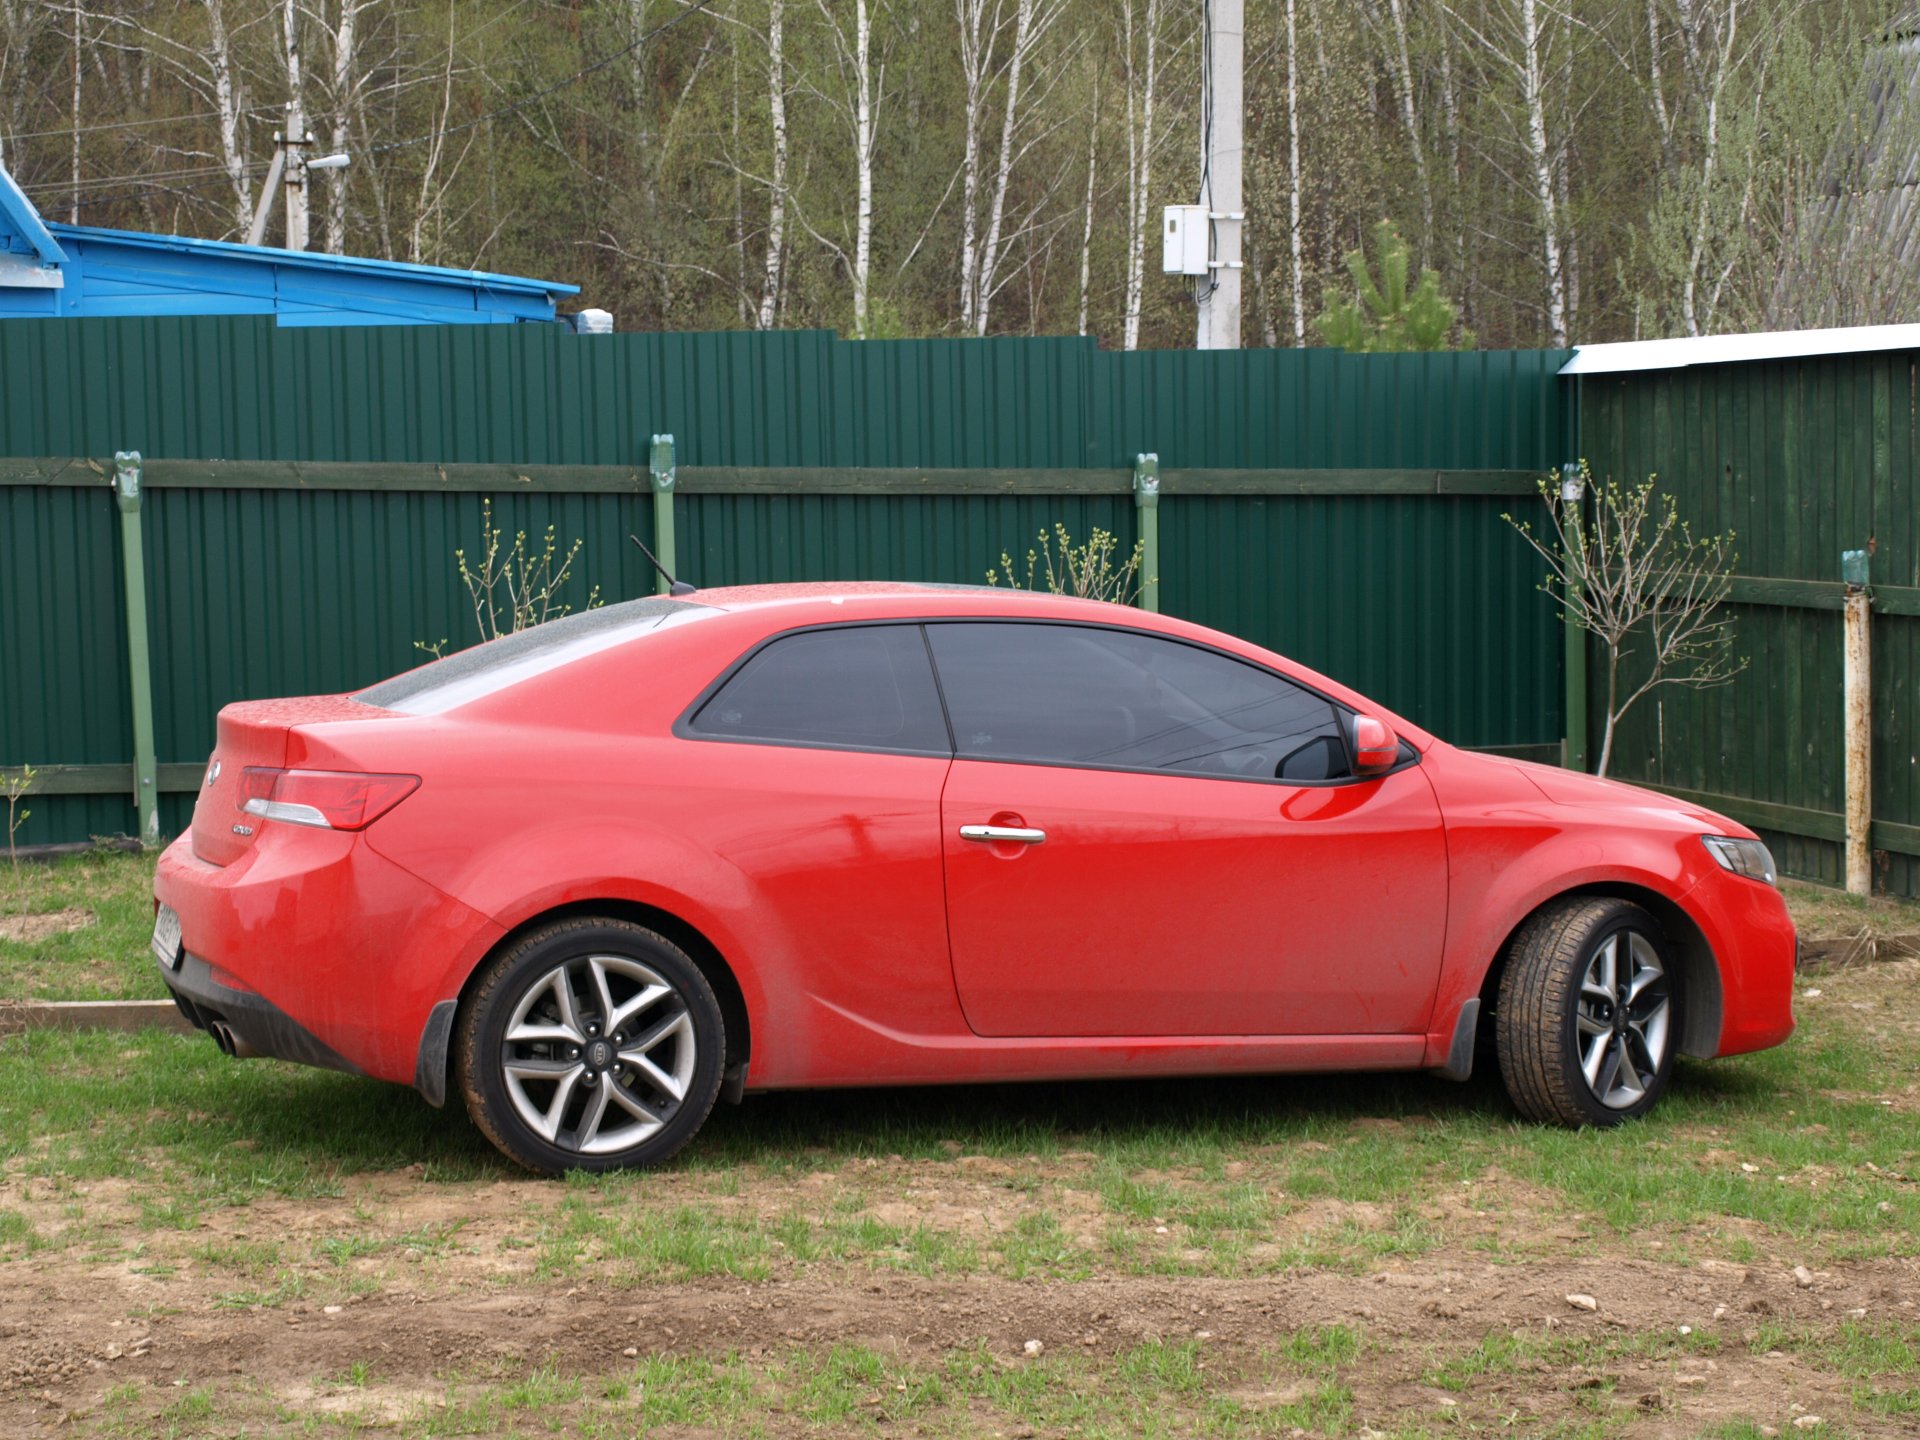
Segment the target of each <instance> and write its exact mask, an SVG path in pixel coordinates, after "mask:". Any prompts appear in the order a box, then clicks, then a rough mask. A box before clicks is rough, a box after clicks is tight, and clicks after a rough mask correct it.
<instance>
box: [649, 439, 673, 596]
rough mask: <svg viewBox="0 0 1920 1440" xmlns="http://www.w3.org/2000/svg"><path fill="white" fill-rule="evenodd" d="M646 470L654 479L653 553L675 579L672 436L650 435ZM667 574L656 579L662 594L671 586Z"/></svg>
mask: <svg viewBox="0 0 1920 1440" xmlns="http://www.w3.org/2000/svg"><path fill="white" fill-rule="evenodd" d="M647 469H648V472H649V473H650V474H651V476H652V479H653V553H654V554H655V555H657V556H659V557H660V568H661V569H663V570H665V571H666V572H667V575H672V576H674V577H676V578H678V576H679V574H680V566H679V563H678V562H677V561H676V560H675V558H674V553H673V549H674V547H673V480H674V458H673V436H671V435H656V436H654V437H653V451H652V453H651V454H650V455H649V457H648V460H647ZM667 575H662V576H661V577H660V580H659V593H660V594H662V595H665V594H666V593H667V592H668V591H669V590H670V589H671V588H672V587H671V586H670V585H669V584H668V583H667Z"/></svg>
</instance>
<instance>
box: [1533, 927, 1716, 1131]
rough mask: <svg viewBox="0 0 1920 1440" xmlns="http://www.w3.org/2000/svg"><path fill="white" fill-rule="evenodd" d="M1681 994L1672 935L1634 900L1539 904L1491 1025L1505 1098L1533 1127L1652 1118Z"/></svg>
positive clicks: (1674, 1045)
mask: <svg viewBox="0 0 1920 1440" xmlns="http://www.w3.org/2000/svg"><path fill="white" fill-rule="evenodd" d="M1609 946H1611V947H1612V950H1611V969H1609V951H1608V947H1609ZM1609 977H1611V979H1610V978H1609ZM1603 981H1606V982H1609V984H1610V988H1611V994H1610V995H1609V996H1608V998H1604V999H1603V998H1602V996H1603V994H1605V993H1606V992H1607V989H1608V985H1604V984H1603V983H1602V982H1603ZM1683 998H1684V997H1682V995H1681V994H1680V987H1679V981H1678V977H1677V976H1676V975H1675V972H1674V967H1673V965H1672V964H1671V963H1670V961H1669V959H1668V946H1667V940H1666V936H1665V934H1664V933H1663V932H1662V931H1661V929H1660V925H1659V922H1658V921H1656V920H1655V919H1654V918H1653V916H1652V915H1650V914H1648V913H1647V912H1646V911H1645V910H1643V909H1641V908H1640V907H1639V906H1638V905H1635V904H1634V903H1632V902H1631V901H1629V900H1616V899H1604V898H1576V899H1569V900H1561V901H1556V902H1554V903H1553V904H1550V905H1546V906H1543V907H1541V909H1539V910H1537V911H1535V912H1534V914H1532V915H1531V916H1529V917H1528V919H1527V921H1526V923H1525V924H1524V925H1522V926H1521V927H1520V931H1519V933H1518V934H1517V935H1515V936H1514V939H1513V949H1512V952H1511V954H1510V955H1509V956H1508V959H1507V968H1506V972H1505V973H1504V974H1503V975H1502V976H1501V979H1500V1009H1499V1014H1498V1016H1497V1017H1496V1026H1495V1030H1496V1035H1497V1045H1498V1050H1499V1055H1500V1075H1501V1078H1502V1079H1503V1080H1505V1082H1506V1086H1507V1093H1508V1094H1509V1095H1511V1096H1512V1097H1513V1103H1514V1104H1515V1105H1516V1106H1517V1107H1519V1110H1520V1113H1521V1114H1523V1115H1525V1116H1526V1117H1527V1118H1528V1119H1529V1120H1537V1121H1541V1122H1544V1123H1550V1124H1557V1125H1566V1126H1571V1127H1574V1128H1578V1127H1580V1126H1584V1125H1597V1126H1605V1125H1618V1124H1620V1123H1621V1122H1622V1121H1625V1120H1631V1119H1634V1118H1635V1117H1636V1116H1640V1115H1644V1114H1646V1113H1647V1111H1649V1110H1651V1109H1652V1108H1653V1107H1654V1105H1655V1104H1656V1103H1658V1101H1659V1099H1660V1096H1661V1094H1662V1093H1663V1092H1664V1091H1665V1090H1666V1088H1667V1081H1668V1079H1669V1077H1670V1076H1671V1075H1672V1073H1673V1057H1674V1053H1675V1051H1677V1050H1678V1048H1679V1040H1680V1004H1681V1002H1682V999H1683ZM1596 1061H1597V1064H1595V1063H1594V1062H1596ZM1595 1070H1597V1074H1594V1071H1595ZM1590 1075H1592V1077H1593V1078H1590Z"/></svg>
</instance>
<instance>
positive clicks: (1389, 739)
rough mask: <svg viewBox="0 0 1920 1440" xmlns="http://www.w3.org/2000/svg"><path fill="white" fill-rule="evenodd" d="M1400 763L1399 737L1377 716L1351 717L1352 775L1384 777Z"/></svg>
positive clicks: (1362, 715) (1361, 715)
mask: <svg viewBox="0 0 1920 1440" xmlns="http://www.w3.org/2000/svg"><path fill="white" fill-rule="evenodd" d="M1399 761H1400V737H1399V736H1398V735H1396V734H1394V733H1393V727H1392V726H1391V725H1389V724H1387V722H1386V721H1384V720H1382V719H1381V718H1380V717H1379V716H1378V715H1367V714H1364V713H1363V714H1358V715H1355V716H1354V717H1353V773H1354V774H1355V775H1358V776H1360V777H1362V778H1363V779H1364V778H1365V777H1366V776H1369V775H1384V774H1386V773H1387V771H1389V770H1391V769H1392V768H1393V767H1394V766H1395V765H1396V764H1398V763H1399Z"/></svg>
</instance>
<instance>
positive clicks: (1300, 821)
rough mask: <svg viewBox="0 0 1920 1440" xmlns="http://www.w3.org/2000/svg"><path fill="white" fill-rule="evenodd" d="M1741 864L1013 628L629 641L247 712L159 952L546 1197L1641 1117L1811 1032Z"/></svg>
mask: <svg viewBox="0 0 1920 1440" xmlns="http://www.w3.org/2000/svg"><path fill="white" fill-rule="evenodd" d="M1773 882H1774V870H1773V861H1772V857H1771V856H1770V855H1769V854H1768V853H1767V850H1766V848H1765V847H1764V846H1763V845H1762V844H1761V843H1760V842H1759V840H1757V839H1756V838H1755V837H1754V836H1753V835H1752V834H1751V833H1750V832H1749V831H1747V830H1745V829H1743V828H1741V827H1740V826H1738V825H1736V824H1734V823H1733V822H1732V821H1729V820H1727V819H1725V818H1723V817H1721V816H1719V815H1715V814H1712V813H1711V812H1709V811H1704V810H1701V809H1699V808H1697V807H1695V806H1692V805H1688V804H1684V803H1682V802H1680V801H1677V800H1672V799H1669V798H1667V797H1665V796H1661V795H1655V794H1651V793H1648V792H1646V791H1643V790H1636V789H1633V788H1631V787H1629V786H1625V785H1619V784H1614V783H1610V782H1608V781H1604V780H1598V779H1594V778H1591V777H1588V776H1585V775H1579V774H1574V773H1569V772H1565V771H1560V770H1554V769H1549V768H1545V767H1542V766H1536V765H1527V764H1523V763H1520V762H1517V761H1513V760H1505V759H1496V758H1492V757H1489V756H1485V755H1476V754H1470V753H1467V752H1465V751H1461V750H1457V749H1454V748H1453V747H1452V746H1449V745H1446V744H1444V743H1442V742H1441V741H1439V740H1436V739H1435V738H1434V737H1433V736H1431V735H1429V734H1428V733H1426V732H1425V731H1424V730H1422V729H1420V728H1419V727H1418V726H1416V725H1413V724H1410V723H1408V722H1406V721H1404V720H1401V719H1399V718H1398V717H1396V716H1393V715H1390V714H1388V713H1387V712H1385V711H1383V710H1381V709H1380V708H1379V707H1378V706H1376V705H1373V704H1371V703H1370V702H1368V701H1367V700H1365V699H1363V698H1362V697H1361V696H1359V695H1356V694H1354V693H1353V692H1352V691H1351V690H1348V689H1346V688H1345V687H1344V686H1341V685H1339V684H1337V683H1335V682H1334V681H1332V680H1329V679H1327V678H1326V677H1325V676H1322V675H1317V674H1315V673H1313V672H1312V671H1310V670H1307V669H1304V668H1303V667H1301V666H1299V665H1296V664H1294V663H1292V662H1291V661H1288V660H1285V659H1282V658H1281V657H1280V656H1278V655H1274V654H1271V653H1269V652H1268V651H1265V650H1262V649H1260V648H1258V647H1257V646H1254V645H1250V644H1247V643H1246V642H1244V641H1241V640H1236V639H1233V638H1232V637H1230V636H1227V635H1222V634H1219V633H1217V632H1215V631H1212V630H1206V629H1203V628H1201V627H1200V626H1197V625H1190V624H1186V623H1184V622H1182V621H1179V620H1174V619H1169V618H1166V617H1164V616H1158V615H1149V614H1144V613H1142V612H1140V611H1137V610H1131V609H1124V608H1121V607H1117V606H1112V605H1105V604H1099V603H1095V602H1092V601H1083V600H1073V599H1066V598H1061V597H1056V596H1051V595H1040V594H1033V593H1028V592H1024V591H1006V590H992V589H979V588H967V587H940V586H922V585H909V584H846V585H779V586H766V587H758V588H739V589H728V590H713V591H703V592H698V593H696V594H693V595H691V596H689V597H686V598H661V599H649V600H638V601H632V602H630V603H627V604H622V605H612V606H608V607H606V608H604V609H598V610H592V611H589V612H587V613H584V614H581V615H575V616H572V617H569V618H567V619H564V620H560V621H557V622H554V623H551V624H548V625H543V626H540V627H539V628H537V629H534V630H528V631H523V632H522V633H520V634H517V635H514V636H511V637H509V638H506V639H502V640H497V641H494V642H493V643H491V644H488V645H481V646H477V647H476V648H474V649H471V650H468V651H465V652H462V653H460V654H457V655H452V656H449V657H447V658H446V659H443V660H438V661H435V662H433V663H432V664H429V665H424V666H422V667H421V668H419V669H417V670H413V671H410V672H408V673H407V674H404V675H400V676H398V677H396V678H394V679H391V680H388V681H386V682H384V683H382V684H379V685H376V686H374V687H373V688H372V689H369V690H362V691H360V692H359V693H358V694H353V695H335V696H319V697H314V698H310V699H298V700H271V701H252V702H247V703H244V704H236V705H229V706H228V707H227V708H226V709H224V710H222V711H221V712H220V726H219V742H218V748H217V749H216V750H215V752H214V755H213V758H212V761H211V763H210V764H209V765H208V767H207V773H206V783H205V786H204V788H203V789H202V790H201V792H200V798H199V803H198V805H197V806H196V807H195V810H194V817H193V829H192V832H191V833H190V834H188V835H183V836H181V837H180V838H179V839H178V840H176V841H175V842H174V843H173V845H172V846H171V847H170V848H169V849H168V850H167V852H166V854H165V855H164V856H163V857H162V859H161V861H160V867H159V873H158V877H157V880H156V883H155V893H156V897H157V901H158V912H157V919H156V924H155V929H154V950H155V953H156V956H157V958H158V962H159V964H160V966H161V967H162V972H163V974H164V975H165V978H166V981H167V984H168V986H169V987H170V988H171V989H172V991H173V993H174V996H175V997H176V999H177V1000H178V1001H179V1004H180V1008H181V1009H182V1010H183V1011H184V1012H185V1013H186V1014H187V1016H188V1017H189V1018H190V1019H191V1020H193V1021H194V1022H195V1023H196V1024H198V1025H200V1026H202V1027H203V1028H205V1029H206V1030H208V1031H210V1032H211V1033H212V1035H213V1037H214V1039H215V1040H216V1041H217V1042H218V1043H219V1044H220V1046H221V1048H222V1049H224V1050H226V1051H228V1052H229V1053H231V1054H234V1055H254V1054H263V1055H275V1056H279V1057H282V1058H284V1059H289V1060H298V1061H302V1062H304V1063H307V1064H312V1065H325V1066H331V1067H333V1068H335V1069H339V1070H345V1071H349V1072H352V1073H355V1074H365V1075H371V1076H376V1077H378V1078H380V1079H383V1080H393V1081H398V1082H401V1083H403V1084H411V1085H413V1086H414V1087H415V1088H416V1089H418V1090H419V1091H420V1093H421V1094H422V1095H424V1096H425V1097H426V1099H427V1100H428V1101H429V1102H430V1103H432V1104H434V1105H439V1104H441V1103H442V1102H443V1101H444V1099H445V1097H446V1094H447V1091H448V1089H449V1087H450V1086H451V1087H452V1088H454V1089H456V1090H458V1092H459V1093H460V1094H461V1096H462V1098H463V1099H464V1100H465V1102H466V1105H467V1109H468V1111H469V1113H470V1114H471V1115H472V1116H473V1119H474V1123H475V1124H477V1125H478V1126H479V1127H480V1129H481V1130H482V1131H484V1132H485V1133H486V1135H487V1136H488V1137H489V1138H490V1139H491V1140H492V1141H493V1142H494V1143H495V1144H496V1145H498V1146H499V1147H500V1148H501V1149H502V1150H503V1151H505V1152H506V1153H507V1154H508V1155H510V1156H511V1157H513V1158H514V1159H515V1160H518V1161H520V1162H521V1163H522V1164H525V1165H528V1166H531V1167H532V1168H534V1169H536V1170H543V1171H559V1170H564V1169H568V1168H575V1167H577V1168H583V1169H596V1170H598V1169H607V1168H611V1167H615V1166H626V1165H644V1164H649V1163H653V1162H657V1161H660V1160H663V1159H665V1158H666V1157H667V1156H669V1155H671V1154H673V1153H674V1152H675V1151H676V1150H678V1149H679V1148H680V1146H682V1145H684V1144H685V1143H686V1142H687V1140H688V1139H689V1138H691V1136H692V1135H693V1133H694V1132H695V1131H696V1130H697V1129H698V1128H699V1127H700V1125H701V1123H702V1121H703V1120H704V1119H705V1118H706V1116H707V1114H708V1112H709V1111H710V1110H711V1108H712V1106H713V1104H714V1101H715V1099H716V1097H718V1096H719V1095H721V1094H723V1093H724V1094H726V1095H728V1096H729V1098H738V1097H739V1095H740V1094H741V1093H742V1092H744V1091H747V1090H772V1089H782V1088H791V1087H803V1086H829V1085H836V1086H837V1085H880V1084H928V1083H940V1082H952V1081H967V1080H1041V1079H1069V1078H1076V1079H1077V1078H1089V1077H1102V1076H1143V1075H1190V1074H1220V1073H1226V1072H1246V1071H1253V1072H1280V1071H1308V1070H1388V1069H1402V1070H1419V1069H1425V1070H1436V1071H1439V1072H1441V1073H1442V1074H1444V1075H1447V1076H1451V1077H1453V1078H1456V1079H1460V1078H1464V1077H1465V1076H1466V1075H1467V1073H1468V1071H1469V1070H1470V1068H1471V1067H1472V1065H1473V1061H1474V1054H1475V1049H1476V1040H1479V1039H1481V1038H1483V1037H1485V1038H1487V1039H1490V1040H1492V1041H1493V1042H1495V1043H1496V1044H1497V1049H1498V1054H1499V1063H1500V1068H1501V1072H1502V1074H1503V1075H1504V1077H1505V1079H1506V1083H1507V1086H1508V1088H1509V1090H1510V1091H1511V1092H1512V1095H1513V1098H1514V1101H1515V1102H1516V1104H1517V1105H1518V1107H1519V1109H1520V1110H1521V1111H1522V1112H1523V1113H1524V1114H1526V1115H1528V1116H1530V1117H1533V1118H1535V1119H1538V1120H1545V1121H1557V1122H1560V1123H1562V1124H1568V1125H1590V1124H1591V1125H1606V1124H1612V1123H1615V1122H1617V1121H1620V1120H1623V1119H1626V1118H1628V1117H1631V1116H1635V1115H1639V1114H1642V1113H1643V1112H1645V1111H1646V1110H1647V1109H1648V1108H1649V1107H1651V1106H1652V1105H1653V1104H1654V1102H1655V1101H1656V1100H1657V1099H1658V1098H1659V1096H1660V1093H1661V1091H1662V1090H1663V1089H1664V1088H1665V1087H1666V1084H1667V1081H1668V1077H1669V1076H1670V1074H1671V1073H1672V1069H1673V1064H1674V1057H1675V1055H1676V1054H1680V1053H1684V1054H1688V1055H1694V1056H1703V1057H1704V1056H1715V1055H1734V1054H1739V1053H1740V1052H1742V1051H1748V1050H1757V1049H1760V1048H1762V1047H1765V1046H1769V1045H1777V1044H1779V1043H1780V1042H1781V1041H1782V1040H1784V1039H1786V1038H1787V1036H1788V1035H1789V1034H1790V1033H1791V1032H1792V1029H1793V1016H1792V1011H1791V996H1792V984H1793V971H1794V956H1795V944H1794V932H1793V926H1792V923H1791V922H1790V921H1789V919H1788V917H1787V911H1786V907H1785V905H1784V904H1783V903H1782V900H1781V897H1780V894H1779V892H1778V890H1777V889H1776V888H1775V886H1774V883H1773Z"/></svg>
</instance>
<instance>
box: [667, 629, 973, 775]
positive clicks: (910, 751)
mask: <svg viewBox="0 0 1920 1440" xmlns="http://www.w3.org/2000/svg"><path fill="white" fill-rule="evenodd" d="M901 627H908V628H911V629H912V630H913V631H914V632H915V633H916V635H917V636H918V638H919V641H920V646H921V649H922V651H923V652H924V653H925V655H926V661H927V675H928V678H929V679H930V680H931V681H932V683H933V693H934V698H935V701H936V702H937V703H938V705H939V707H940V723H941V725H942V726H943V727H944V728H945V731H946V739H947V743H946V746H945V748H944V749H939V750H930V749H921V748H917V747H908V746H902V745H861V744H855V743H853V742H852V741H839V740H777V739H770V738H768V737H765V736H760V735H716V734H714V733H713V732H712V731H709V730H698V729H695V728H694V721H695V720H696V719H698V718H699V715H700V712H701V711H703V710H705V709H706V708H707V706H708V705H709V704H710V703H711V702H712V701H713V700H714V699H715V698H716V697H717V696H718V695H719V694H720V693H721V692H722V691H723V690H725V689H726V688H727V686H728V685H729V684H730V683H732V681H733V678H734V677H735V676H736V675H738V674H739V673H740V672H741V671H742V670H744V669H746V667H747V666H748V665H749V664H751V663H752V662H753V660H754V658H755V657H756V656H758V655H759V654H761V652H763V651H765V650H769V649H771V648H772V647H773V646H775V645H778V644H779V643H780V642H781V641H783V640H791V639H793V638H794V637H795V636H797V635H814V634H819V633H821V632H823V631H832V630H881V629H897V628H901ZM672 731H673V735H674V737H675V738H676V739H680V740H697V741H700V742H702V743H703V744H715V745H771V746H773V747H775V748H776V749H782V750H835V751H839V752H841V753H843V754H852V755H909V756H915V757H919V758H923V759H931V760H951V759H953V757H954V743H953V718H952V717H951V716H950V715H948V714H947V702H946V696H945V695H944V694H943V693H942V692H941V689H940V671H939V668H938V667H937V666H935V664H934V663H933V650H932V648H931V647H930V646H928V644H927V636H926V631H925V630H924V628H922V625H921V622H920V621H919V620H918V619H911V618H906V619H875V620H831V621H827V622H825V623H823V624H819V625H796V626H794V627H793V628H792V629H791V630H781V631H777V632H776V633H774V634H772V635H767V636H763V637H762V638H761V639H759V640H757V641H755V642H754V643H753V644H752V645H750V646H748V647H747V649H746V650H745V651H744V652H742V653H741V654H739V655H737V656H735V657H734V658H733V660H732V661H730V662H729V663H728V665H727V666H726V668H725V669H723V670H722V671H721V672H720V673H719V674H718V675H716V676H714V678H713V679H712V680H710V681H708V682H707V684H706V685H705V686H704V687H703V688H702V689H701V691H700V693H699V694H698V695H696V696H694V697H693V700H692V702H691V703H690V704H688V706H687V707H686V708H685V709H684V710H682V711H681V712H680V714H679V715H678V716H677V717H675V719H674V722H673V727H672Z"/></svg>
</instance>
